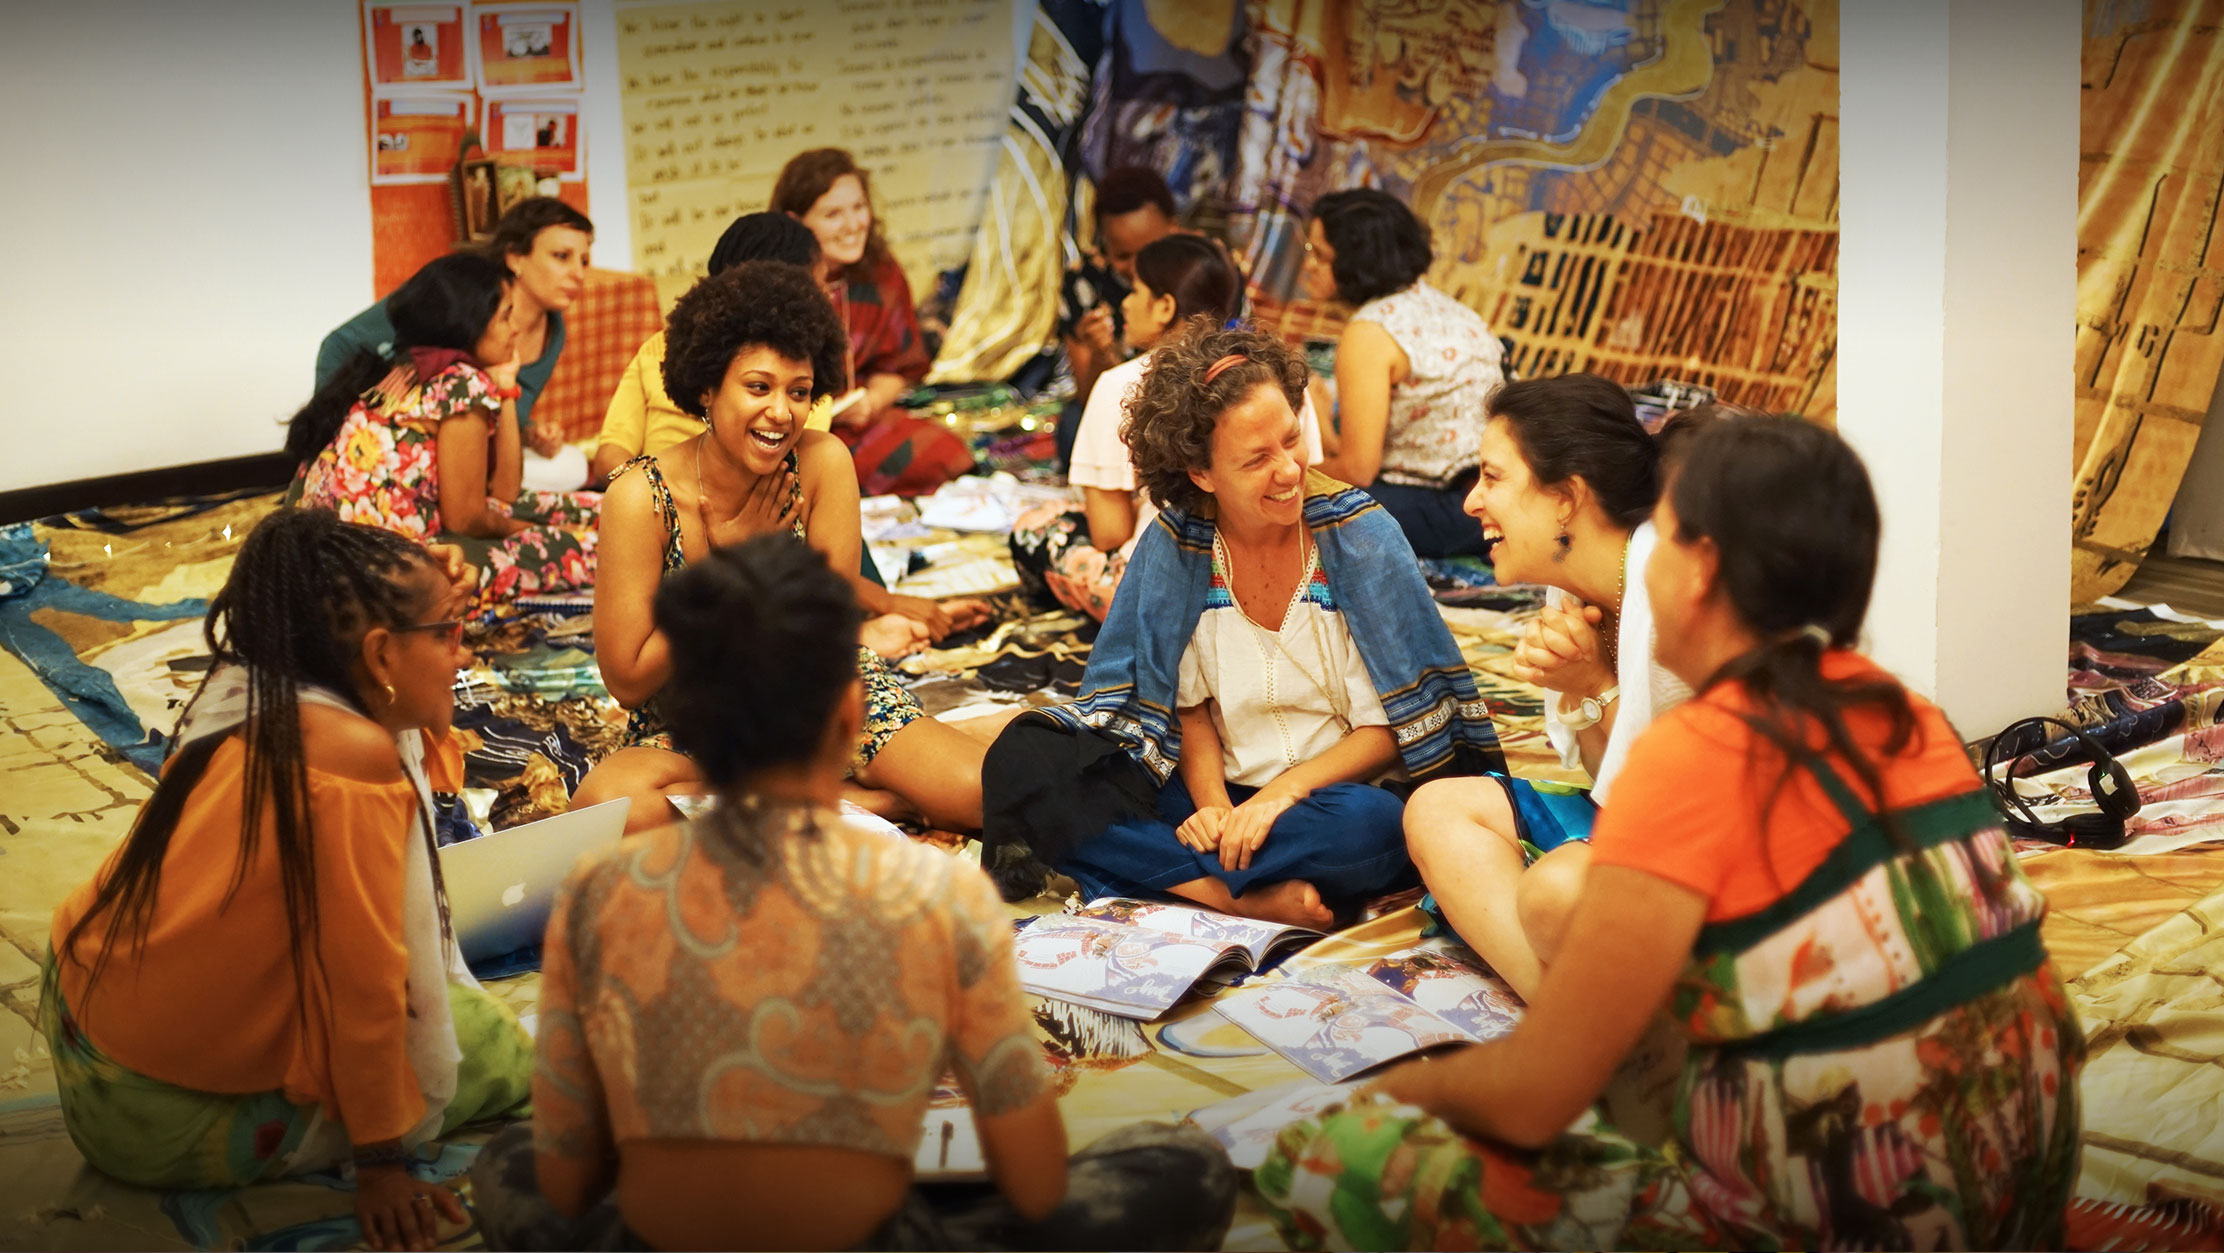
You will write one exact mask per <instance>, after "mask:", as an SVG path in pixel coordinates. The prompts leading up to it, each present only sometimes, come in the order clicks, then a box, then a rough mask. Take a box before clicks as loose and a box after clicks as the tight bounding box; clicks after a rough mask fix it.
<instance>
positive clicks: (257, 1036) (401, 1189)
mask: <svg viewBox="0 0 2224 1253" xmlns="http://www.w3.org/2000/svg"><path fill="white" fill-rule="evenodd" d="M474 577H475V576H474V575H473V572H472V571H471V570H470V568H469V567H468V566H465V565H463V563H462V560H461V555H460V553H458V552H457V551H456V550H454V549H452V548H451V549H447V550H446V552H445V553H443V554H438V555H436V554H434V553H431V552H428V550H427V549H425V548H423V547H421V546H420V545H419V544H417V543H416V542H415V541H413V540H410V539H406V538H404V537H402V536H399V535H395V534H393V533H391V532H388V531H382V530H379V529H377V528H374V527H369V526H359V525H355V524H352V523H345V522H341V521H339V520H338V519H337V518H336V517H334V516H333V515H332V514H330V513H328V512H325V511H323V510H317V509H285V510H281V511H279V512H278V513H275V514H273V515H271V516H270V517H269V518H267V519H265V520H264V521H263V522H262V523H261V524H260V525H259V526H257V527H256V528H255V530H254V532H253V533H252V534H250V535H249V536H248V538H247V542H246V544H245V545H244V546H243V547H242V548H241V550H240V554H239V559H238V561H237V562H236V563H235V564H234V566H233V568H232V574H231V577H230V578H229V579H228V580H226V582H225V585H224V589H223V591H222V592H220V593H219V594H218V595H217V598H216V602H215V604H214V605H213V606H211V608H210V610H209V621H208V634H209V639H210V646H211V649H212V650H213V651H214V652H215V654H216V661H217V666H216V668H215V669H214V670H212V671H211V672H210V675H209V677H208V679H207V681H206V682H205V683H204V684H203V686H202V688H201V690H200V692H199V693H197V694H196V695H195V697H194V699H193V701H192V703H191V704H190V705H188V706H187V708H186V713H185V717H184V719H183V721H182V722H181V724H180V725H179V728H178V736H177V743H178V748H177V751H176V753H175V754H174V755H173V756H172V757H171V759H170V762H169V764H168V765H167V766H166V767H165V769H164V771H163V775H162V780H161V782H160V783H159V784H157V785H156V787H155V791H154V795H153V796H152V797H150V798H149V799H148V801H147V804H146V807H145V808H144V809H143V810H141V811H140V814H139V818H138V821H137V822H136V823H134V824H133V827H132V830H131V834H130V835H129V836H128V837H127V838H126V839H125V840H124V842H123V844H122V845H121V846H120V847H119V848H118V849H117V850H116V852H115V853H114V854H112V855H111V856H110V857H109V859H108V860H107V862H106V863H105V864H103V865H102V867H101V869H100V873H99V874H98V875H96V876H95V877H94V878H93V880H92V881H91V882H90V883H87V884H85V885H84V886H83V887H81V888H79V889H78V890H77V891H76V892H75V893H73V894H71V896H70V897H69V898H68V899H67V900H66V901H64V902H63V904H62V906H61V908H60V909H58V910H56V911H55V915H54V925H53V930H52V933H51V937H50V942H51V948H50V950H49V952H48V954H47V958H46V962H45V969H44V977H43V985H42V988H41V996H40V1006H39V1025H40V1029H41V1031H42V1032H43V1033H44V1035H45V1037H46V1039H47V1043H48V1046H49V1047H50V1049H51V1050H52V1052H53V1056H54V1071H55V1077H56V1080H57V1082H58V1084H59V1087H60V1097H61V1106H62V1117H63V1121H64V1123H65V1124H66V1125H67V1126H68V1128H69V1132H70V1137H71V1139H73V1140H75V1141H76V1142H77V1146H78V1148H79V1149H80V1150H81V1151H83V1153H84V1154H85V1158H86V1160H87V1161H88V1162H90V1163H92V1164H93V1165H94V1166H95V1167H97V1168H99V1169H100V1170H103V1171H105V1172H107V1173H109V1174H111V1175H114V1176H116V1177H117V1178H119V1179H122V1180H124V1181H125V1182H127V1183H133V1184H138V1185H140V1186H143V1187H156V1188H229V1187H238V1186H241V1185H243V1184H247V1183H252V1182H255V1181H257V1180H261V1179H269V1178H274V1177H277V1176H281V1175H289V1174H298V1173H302V1172H305V1171H313V1170H327V1169H331V1168H333V1167H335V1166H338V1165H340V1164H342V1163H345V1162H349V1161H351V1160H352V1162H353V1165H354V1168H355V1178H356V1202H355V1212H356V1217H357V1219H358V1220H359V1221H360V1222H361V1223H362V1225H363V1231H364V1235H365V1237H366V1238H367V1239H368V1240H369V1241H370V1242H371V1244H372V1245H373V1246H374V1247H378V1248H387V1249H401V1248H412V1249H423V1248H430V1247H431V1245H432V1241H433V1239H434V1235H435V1226H436V1223H437V1221H438V1220H439V1219H442V1218H445V1219H447V1220H449V1221H454V1222H460V1221H462V1220H463V1212H462V1208H461V1207H460V1206H459V1205H458V1204H457V1202H456V1200H455V1198H454V1196H453V1195H451V1194H450V1193H449V1192H448V1191H447V1190H446V1189H444V1188H441V1187H439V1186H438V1185H435V1184H428V1183H423V1182H420V1181H418V1180H416V1179H413V1178H411V1176H410V1174H409V1172H408V1170H407V1164H408V1162H409V1161H411V1160H412V1159H413V1158H414V1156H415V1152H414V1150H415V1149H416V1148H417V1146H419V1145H420V1144H422V1143H423V1142H424V1141H425V1140H427V1139H430V1138H431V1137H434V1136H436V1135H440V1134H442V1133H444V1132H445V1131H447V1130H449V1129H451V1128H453V1127H456V1126H459V1125H461V1124H462V1123H464V1122H467V1121H471V1120H473V1119H476V1118H480V1117H484V1116H487V1115H491V1114H496V1113H499V1112H501V1111H503V1110H506V1109H508V1108H510V1107H511V1106H514V1105H516V1104H517V1103H518V1102H519V1100H521V1099H522V1098H523V1097H524V1096H525V1095H526V1093H527V1091H528V1089H529V1085H530V1083H531V1074H532V1041H531V1039H530V1038H529V1037H527V1036H526V1034H525V1032H524V1030H523V1029H522V1028H521V1027H520V1026H519V1025H518V1023H517V1020H516V1019H515V1018H514V1017H513V1016H511V1014H510V1013H509V1011H508V1010H507V1009H504V1008H503V1007H502V1006H501V1005H500V1003H499V1002H497V1001H495V1000H494V999H493V998H492V997H490V996H488V995H487V994H486V992H485V991H484V990H483V989H481V988H480V987H479V986H478V985H477V983H475V982H474V981H473V980H472V978H471V975H470V972H469V971H467V970H465V969H464V968H463V966H462V963H461V958H460V956H458V955H457V953H456V951H455V945H454V943H453V937H452V935H451V934H450V932H449V928H448V923H447V908H446V902H445V898H444V896H443V895H442V893H441V890H440V887H439V879H438V871H437V864H438V863H437V860H436V858H435V857H434V856H433V852H432V833H431V823H430V820H429V814H430V808H431V806H430V797H429V795H428V791H427V786H426V782H425V760H424V759H425V754H426V751H427V748H426V741H427V739H428V738H431V739H433V740H435V741H436V746H435V749H434V751H435V752H438V751H439V748H440V747H441V746H446V741H447V731H448V725H449V718H450V715H451V714H452V712H453V705H452V702H451V697H450V690H449V689H450V685H451V684H452V683H453V681H454V679H455V672H456V668H457V667H458V666H459V665H460V664H462V663H463V662H464V660H465V659H466V656H467V655H466V654H465V653H464V651H463V650H462V647H461V638H462V622H461V619H460V618H458V617H457V614H458V613H460V612H461V610H462V606H463V605H464V604H465V603H466V602H467V600H468V598H469V593H470V589H471V588H472V587H473V586H474V585H475V583H474ZM451 751H452V746H451ZM450 764H452V762H451V763H450ZM248 814H254V815H257V817H256V819H255V820H254V821H248V820H246V818H245V815H248ZM280 937H284V938H283V941H282V942H281V941H280Z"/></svg>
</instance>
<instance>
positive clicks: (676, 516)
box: [572, 261, 984, 829]
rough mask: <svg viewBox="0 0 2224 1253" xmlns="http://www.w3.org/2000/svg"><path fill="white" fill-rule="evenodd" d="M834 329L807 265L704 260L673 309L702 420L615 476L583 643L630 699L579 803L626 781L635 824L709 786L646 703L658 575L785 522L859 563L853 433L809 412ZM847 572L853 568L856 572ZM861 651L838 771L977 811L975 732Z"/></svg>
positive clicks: (670, 355)
mask: <svg viewBox="0 0 2224 1253" xmlns="http://www.w3.org/2000/svg"><path fill="white" fill-rule="evenodd" d="M844 343H845V341H844V335H843V330H842V324H841V321H840V319H838V318H837V317H836V316H835V314H834V310H833V308H832V306H830V305H829V304H828V303H827V301H826V298H825V296H824V294H823V293H821V292H820V290H819V288H818V285H817V284H816V283H815V282H813V281H812V279H811V276H810V273H809V272H808V271H806V270H804V269H803V268H801V267H799V266H793V265H786V264H783V263H781V262H777V261H747V262H743V263H742V264H740V265H737V266H734V267H732V268H731V269H728V270H725V271H723V272H722V273H719V274H716V275H713V276H712V277H710V278H706V279H704V280H703V281H702V282H700V283H697V284H696V285H695V287H694V288H693V289H692V290H691V291H689V292H688V293H687V294H686V295H685V296H683V297H681V298H680V302H679V304H678V305H677V306H676V307H675V308H674V309H673V310H672V317H671V321H670V323H669V324H668V325H667V326H666V328H665V355H664V386H665V390H666V391H667V392H668V393H670V395H671V397H672V399H673V402H674V403H676V404H678V405H679V406H680V407H682V408H683V409H685V410H687V411H688V412H689V413H692V414H694V415H695V416H697V417H699V418H701V419H702V420H703V425H704V428H705V429H704V431H703V433H702V434H701V435H698V436H696V437H695V438H694V439H691V440H688V441H686V442H685V443H681V444H676V445H674V446H672V447H670V448H667V449H665V450H664V451H663V452H660V453H657V454H655V455H653V456H644V457H637V458H635V459H634V460H632V461H630V462H627V463H626V464H625V465H624V466H622V467H620V468H619V470H618V471H617V473H616V474H614V475H612V476H611V480H610V490H609V492H608V493H607V495H606V496H605V497H604V501H603V519H602V553H601V563H602V564H601V571H600V583H599V586H598V587H597V589H596V594H595V656H596V660H597V661H598V662H599V663H600V665H601V668H602V678H603V683H604V684H605V685H606V686H607V687H608V688H609V689H610V694H611V695H612V696H615V697H617V699H618V701H619V703H620V704H623V705H624V706H626V707H627V708H628V709H630V710H632V711H633V714H632V718H631V720H630V721H629V722H628V724H627V727H626V746H625V747H624V748H622V749H620V750H619V751H618V752H616V753H614V754H612V755H611V756H610V757H608V758H607V759H605V760H604V761H603V762H602V763H601V764H599V765H597V766H596V767H595V768H594V769H593V770H592V771H591V772H589V773H588V775H587V777H586V778H585V779H582V780H581V781H580V784H579V791H578V794H577V795H576V796H575V797H574V798H573V802H572V803H573V804H574V805H575V806H582V807H583V806H586V805H590V804H595V803H598V802H601V801H606V800H613V799H616V798H618V797H620V796H631V797H634V798H636V800H637V801H638V802H639V803H636V804H635V805H634V806H633V808H632V811H631V813H630V815H629V817H628V820H627V822H628V826H629V827H631V828H634V829H647V828H650V827H655V826H660V825H662V824H663V823H664V822H665V821H666V820H667V819H668V818H669V817H670V815H669V814H667V813H666V812H665V810H666V808H667V807H666V805H665V800H664V798H665V797H666V796H668V795H671V794H674V793H692V792H701V791H704V790H706V789H705V788H704V785H703V773H702V770H701V768H700V767H699V766H698V765H697V764H696V763H695V762H694V761H693V760H692V759H690V758H689V757H688V756H686V755H685V754H684V753H681V752H679V751H678V750H677V749H675V748H674V747H673V746H672V739H671V733H670V731H669V729H668V728H667V726H666V724H665V719H664V716H663V714H662V712H661V711H660V709H659V708H658V700H657V696H658V693H659V692H660V691H661V690H662V689H663V687H664V685H665V683H666V681H667V680H668V679H669V678H670V677H671V673H672V654H671V646H670V643H669V641H667V640H666V639H665V637H664V634H663V632H661V631H659V630H657V629H656V625H655V621H654V613H653V606H654V603H655V599H656V590H657V586H658V584H659V583H661V582H662V581H663V579H664V577H665V576H666V575H668V574H670V573H672V572H673V571H676V570H679V569H682V568H684V567H686V566H687V565H689V564H690V563H692V562H695V561H698V560H700V559H701V558H702V557H703V555H704V554H706V553H708V552H710V551H711V550H713V549H717V548H725V547H728V546H730V545H733V544H738V543H741V542H742V541H744V540H747V539H750V538H752V537H754V536H758V535H763V534H766V533H769V532H773V531H782V530H787V531H792V532H793V533H794V534H795V535H796V536H798V537H799V538H801V539H802V540H804V541H805V542H806V543H808V544H810V545H811V547H813V548H815V549H817V550H819V551H820V552H822V553H824V554H826V557H827V560H828V561H829V562H830V563H831V564H832V565H833V567H834V568H835V569H837V570H842V571H855V570H857V569H858V546H859V545H860V544H861V543H862V542H863V541H862V539H861V538H860V522H859V516H858V507H857V476H856V471H855V469H854V468H853V466H852V464H851V462H850V456H849V451H848V450H847V449H846V448H844V447H843V446H842V442H841V441H840V440H838V439H836V438H834V437H833V436H831V435H829V434H827V433H826V432H824V431H813V430H808V429H806V427H805V421H806V418H807V417H808V415H809V413H810V411H811V408H812V405H813V403H814V402H815V401H817V400H818V399H819V398H820V397H822V396H825V395H827V394H829V393H830V392H832V391H833V390H834V389H835V388H836V387H838V386H839V385H840V384H841V382H842V380H843V379H844V378H845V377H846V369H845V360H844V354H845V347H844ZM848 577H849V578H850V579H851V580H852V581H853V583H856V584H863V583H864V578H863V576H862V575H858V574H851V575H849V576H848ZM873 590H874V591H878V590H879V589H877V588H875V589H873ZM883 595H885V593H883ZM857 660H858V666H859V669H860V670H861V671H862V672H863V675H864V680H865V703H866V710H865V723H864V727H863V729H862V731H861V732H860V734H859V736H858V742H857V751H856V756H855V757H854V758H853V759H852V761H851V763H850V767H851V774H850V777H851V780H852V781H853V782H854V783H856V784H858V785H860V786H861V787H863V788H865V789H868V790H869V791H870V792H876V793H879V794H880V795H878V796H871V795H867V796H859V797H857V798H855V799H859V800H862V801H865V802H867V803H868V805H869V807H871V808H873V809H875V810H878V811H880V812H883V813H888V812H895V813H901V814H906V815H916V816H918V817H920V818H922V819H924V820H925V821H927V822H929V823H931V824H933V825H935V826H942V827H958V828H974V827H978V826H979V825H980V822H981V756H982V753H983V751H984V746H983V745H982V744H981V743H980V742H979V741H977V740H975V739H973V738H971V737H970V736H967V735H965V734H964V733H962V732H959V731H957V730H955V729H953V728H951V727H949V726H947V725H945V724H944V723H941V722H937V721H935V720H934V719H933V718H929V717H927V716H926V715H925V713H924V712H922V711H921V710H920V708H919V702H918V701H917V700H916V699H915V698H914V697H913V696H912V695H911V693H910V692H909V691H908V690H907V689H905V688H904V686H903V685H902V684H901V683H900V682H898V681H897V679H896V676H895V675H894V673H892V672H891V671H890V670H889V669H888V666H887V663H885V662H883V661H882V660H881V659H880V657H879V656H878V655H877V654H876V653H874V652H873V651H872V650H871V649H869V648H864V647H862V646H860V648H859V651H858V659H857ZM761 661H762V664H764V665H768V666H777V665H779V664H781V659H780V658H778V657H766V658H763V659H761ZM889 794H893V795H892V798H891V796H890V795H889ZM874 802H877V803H874Z"/></svg>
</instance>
